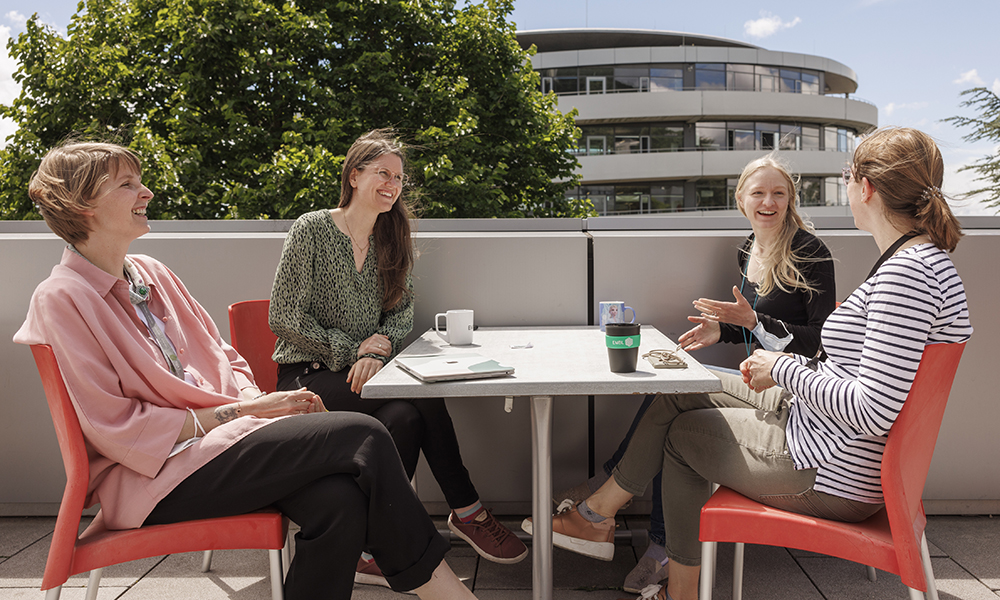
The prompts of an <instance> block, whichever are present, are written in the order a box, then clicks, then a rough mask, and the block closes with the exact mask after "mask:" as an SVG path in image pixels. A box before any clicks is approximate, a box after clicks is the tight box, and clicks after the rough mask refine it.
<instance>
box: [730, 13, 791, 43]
mask: <svg viewBox="0 0 1000 600" xmlns="http://www.w3.org/2000/svg"><path fill="white" fill-rule="evenodd" d="M760 15H761V16H760V18H759V19H757V20H756V21H747V22H746V23H744V24H743V33H745V34H746V35H748V36H750V37H753V38H766V37H770V36H772V35H774V34H776V33H778V32H779V31H781V30H782V29H790V28H792V27H795V26H796V25H798V24H799V23H801V22H802V19H800V18H798V17H795V18H794V19H792V20H791V21H788V22H786V21H784V20H782V18H781V17H779V16H776V15H772V14H770V13H767V12H763V11H761V13H760Z"/></svg>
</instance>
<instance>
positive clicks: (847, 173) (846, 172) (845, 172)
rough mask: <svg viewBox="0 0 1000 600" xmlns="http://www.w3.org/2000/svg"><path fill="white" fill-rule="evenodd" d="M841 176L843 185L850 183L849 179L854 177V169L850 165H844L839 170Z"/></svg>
mask: <svg viewBox="0 0 1000 600" xmlns="http://www.w3.org/2000/svg"><path fill="white" fill-rule="evenodd" d="M840 174H841V176H843V178H844V185H851V180H852V179H854V169H853V168H851V165H846V166H845V167H844V168H843V169H841V170H840Z"/></svg>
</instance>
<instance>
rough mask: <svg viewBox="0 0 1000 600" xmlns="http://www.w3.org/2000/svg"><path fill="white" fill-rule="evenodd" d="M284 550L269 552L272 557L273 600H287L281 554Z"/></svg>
mask: <svg viewBox="0 0 1000 600" xmlns="http://www.w3.org/2000/svg"><path fill="white" fill-rule="evenodd" d="M282 551H283V550H268V551H267V553H268V554H269V555H270V557H271V600H285V586H284V577H283V576H282V573H283V570H282V568H281V553H282Z"/></svg>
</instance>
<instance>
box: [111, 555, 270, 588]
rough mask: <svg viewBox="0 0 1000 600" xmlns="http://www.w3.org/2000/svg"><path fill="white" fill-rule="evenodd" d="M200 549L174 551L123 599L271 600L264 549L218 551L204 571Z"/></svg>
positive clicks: (267, 563) (266, 558)
mask: <svg viewBox="0 0 1000 600" xmlns="http://www.w3.org/2000/svg"><path fill="white" fill-rule="evenodd" d="M201 561H202V553H201V552H188V553H185V554H173V555H171V556H168V557H166V558H165V559H164V560H162V561H161V562H160V563H159V564H157V565H156V567H154V568H153V569H152V570H151V571H150V572H149V573H148V574H147V575H146V576H145V577H143V578H142V579H141V580H140V581H138V582H137V583H136V584H135V585H133V586H132V587H131V588H130V589H129V590H128V591H127V592H125V594H123V595H122V596H121V598H122V600H175V599H176V598H198V599H199V600H268V599H270V597H271V582H270V577H269V562H268V556H267V551H265V550H219V551H216V552H215V553H214V554H213V556H212V570H211V571H209V572H208V573H202V572H201Z"/></svg>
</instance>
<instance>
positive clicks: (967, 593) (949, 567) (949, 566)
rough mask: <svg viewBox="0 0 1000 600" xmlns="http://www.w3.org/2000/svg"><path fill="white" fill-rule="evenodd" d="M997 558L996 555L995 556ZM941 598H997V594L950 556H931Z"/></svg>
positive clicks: (975, 599) (970, 599)
mask: <svg viewBox="0 0 1000 600" xmlns="http://www.w3.org/2000/svg"><path fill="white" fill-rule="evenodd" d="M994 560H996V557H994ZM931 565H932V566H933V568H934V581H936V582H937V589H938V598H940V600H959V599H961V600H995V598H996V594H995V593H994V592H993V591H992V590H991V589H990V588H989V587H987V586H986V585H985V584H983V582H981V581H979V580H978V579H976V578H975V577H974V576H972V575H971V574H970V573H969V572H968V571H966V570H965V569H964V568H962V566H961V565H959V564H958V563H956V562H955V561H954V560H952V559H949V558H931Z"/></svg>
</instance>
